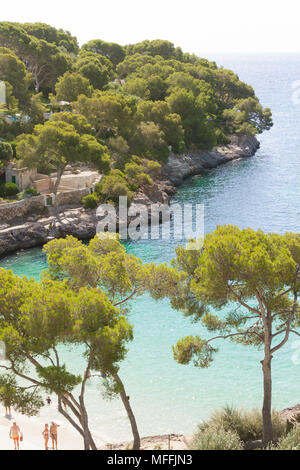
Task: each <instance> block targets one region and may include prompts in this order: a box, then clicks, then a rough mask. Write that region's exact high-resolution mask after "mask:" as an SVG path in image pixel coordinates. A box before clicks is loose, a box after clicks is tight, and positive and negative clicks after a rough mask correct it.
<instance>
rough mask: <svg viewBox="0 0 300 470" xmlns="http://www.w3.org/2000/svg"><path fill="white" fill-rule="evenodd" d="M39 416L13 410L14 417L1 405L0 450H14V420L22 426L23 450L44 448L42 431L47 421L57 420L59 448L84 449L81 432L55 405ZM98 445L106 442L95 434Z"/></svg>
mask: <svg viewBox="0 0 300 470" xmlns="http://www.w3.org/2000/svg"><path fill="white" fill-rule="evenodd" d="M45 408H46V410H44V409H43V410H42V412H41V414H40V415H39V416H37V417H33V418H28V417H27V416H23V415H21V414H19V413H15V412H14V411H13V412H12V418H8V417H6V416H5V412H4V409H3V407H0V450H13V449H14V443H13V440H12V439H10V438H9V430H10V427H11V425H12V423H13V422H14V421H16V423H17V424H18V426H19V427H20V429H21V431H22V433H23V436H24V440H23V442H21V443H20V449H22V450H43V449H44V439H43V436H42V431H43V429H44V426H45V423H48V424H49V425H50V422H51V421H55V422H56V423H57V424H59V425H60V427H59V428H58V449H60V450H82V449H83V440H82V437H81V436H80V434H79V433H78V432H77V431H76V430H75V429H74V428H73V427H72V426H71V425H70V424H69V423H68V421H67V420H65V418H64V417H63V416H62V415H61V414H59V413H58V411H57V410H56V409H55V405H51V406H49V407H45ZM50 415H51V418H49V416H50ZM93 436H94V439H95V442H96V444H97V446H99V447H102V446H104V445H105V444H106V443H105V442H104V440H102V439H101V437H100V436H98V435H97V434H93ZM48 446H49V448H51V447H52V441H51V439H49V443H48Z"/></svg>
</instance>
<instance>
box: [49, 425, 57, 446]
mask: <svg viewBox="0 0 300 470" xmlns="http://www.w3.org/2000/svg"><path fill="white" fill-rule="evenodd" d="M58 427H59V424H56V423H54V421H51V425H50V437H51V439H52V450H54V447H55V450H57V428H58Z"/></svg>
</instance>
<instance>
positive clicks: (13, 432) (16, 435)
mask: <svg viewBox="0 0 300 470" xmlns="http://www.w3.org/2000/svg"><path fill="white" fill-rule="evenodd" d="M9 437H10V438H11V439H13V441H14V444H15V450H20V440H21V439H22V433H21V431H20V428H19V426H18V425H17V423H16V422H15V423H13V425H12V427H11V428H10V431H9Z"/></svg>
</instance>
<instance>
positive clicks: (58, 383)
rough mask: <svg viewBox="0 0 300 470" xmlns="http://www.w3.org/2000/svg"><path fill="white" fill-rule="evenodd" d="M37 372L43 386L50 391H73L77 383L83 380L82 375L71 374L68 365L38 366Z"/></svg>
mask: <svg viewBox="0 0 300 470" xmlns="http://www.w3.org/2000/svg"><path fill="white" fill-rule="evenodd" d="M37 373H38V375H39V377H40V378H41V379H42V380H41V387H43V388H44V389H45V390H46V391H47V392H48V393H56V394H57V395H64V394H66V393H70V392H72V390H73V389H74V387H76V385H79V384H80V383H81V381H82V377H80V375H77V376H76V375H74V374H71V373H70V372H68V371H67V370H66V366H65V365H63V366H48V367H41V366H38V367H37Z"/></svg>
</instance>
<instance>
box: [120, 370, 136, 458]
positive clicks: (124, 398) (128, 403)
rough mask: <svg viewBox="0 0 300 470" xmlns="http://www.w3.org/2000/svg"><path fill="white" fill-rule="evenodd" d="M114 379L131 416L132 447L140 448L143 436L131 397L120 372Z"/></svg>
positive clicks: (128, 414)
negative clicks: (137, 422)
mask: <svg viewBox="0 0 300 470" xmlns="http://www.w3.org/2000/svg"><path fill="white" fill-rule="evenodd" d="M114 379H115V380H116V382H117V384H118V386H119V390H120V396H121V399H122V402H123V405H124V407H125V409H126V412H127V416H128V418H129V421H130V425H131V431H132V434H133V448H132V449H133V450H139V448H140V447H141V438H140V435H139V431H138V428H137V424H136V420H135V416H134V414H133V411H132V408H131V405H130V401H129V398H128V397H127V395H126V391H125V387H124V385H123V382H122V380H121V379H120V377H119V376H118V374H114Z"/></svg>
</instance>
